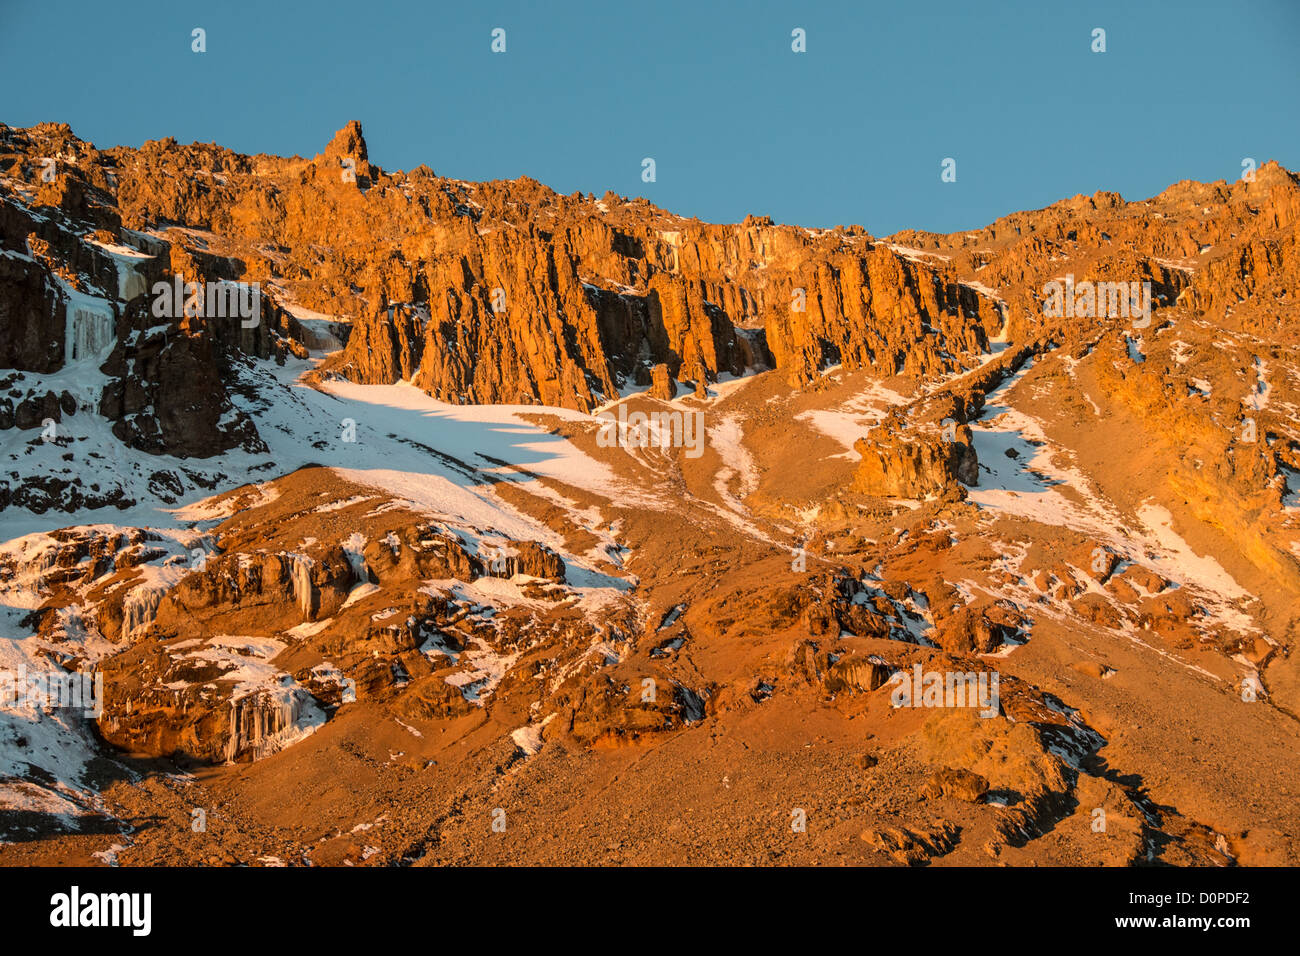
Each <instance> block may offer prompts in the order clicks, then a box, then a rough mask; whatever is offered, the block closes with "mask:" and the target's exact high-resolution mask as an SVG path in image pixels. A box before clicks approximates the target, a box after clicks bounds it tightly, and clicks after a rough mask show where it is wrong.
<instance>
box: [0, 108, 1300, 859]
mask: <svg viewBox="0 0 1300 956" xmlns="http://www.w3.org/2000/svg"><path fill="white" fill-rule="evenodd" d="M322 132H323V135H322V137H321V140H322V141H324V140H325V139H326V135H325V134H327V131H322ZM430 159H431V160H432V161H436V159H437V157H430ZM1298 220H1300V180H1298V179H1297V176H1296V175H1295V174H1294V173H1292V172H1290V171H1288V170H1286V169H1284V168H1282V167H1280V166H1279V165H1277V164H1275V163H1268V164H1264V165H1261V166H1260V167H1259V168H1258V169H1257V170H1255V171H1253V174H1252V175H1251V176H1250V177H1247V178H1243V180H1241V181H1237V182H1233V183H1228V182H1222V181H1220V182H1215V183H1200V182H1179V183H1176V184H1175V185H1172V186H1170V187H1169V188H1168V189H1166V190H1165V191H1164V192H1162V193H1160V194H1159V195H1156V196H1153V197H1151V198H1149V199H1142V200H1125V199H1124V198H1122V197H1121V196H1120V195H1118V194H1116V193H1112V192H1099V193H1096V194H1094V195H1091V196H1083V195H1080V196H1075V197H1073V198H1069V199H1063V200H1061V201H1060V202H1057V203H1054V204H1053V205H1051V206H1048V207H1047V208H1044V209H1038V210H1033V211H1027V212H1011V213H1009V214H1008V215H1006V216H1004V217H1003V218H1001V219H998V220H997V221H995V222H993V223H991V224H989V225H988V226H986V227H985V228H982V229H979V230H976V231H967V232H961V233H955V234H950V235H941V234H935V233H927V232H915V231H908V232H904V233H899V234H895V235H891V236H886V237H876V236H872V235H870V234H869V233H868V232H867V231H866V230H865V229H863V228H862V227H860V226H840V227H837V228H835V229H829V230H820V229H805V228H800V227H797V226H792V225H779V224H776V223H774V222H773V221H772V219H771V218H768V217H767V216H764V215H758V214H755V215H750V216H748V217H746V218H745V219H744V221H743V222H740V223H734V224H726V225H715V224H710V223H705V222H701V221H699V220H696V219H687V218H683V217H681V216H677V215H674V214H673V213H671V212H669V211H667V210H664V209H660V208H657V207H656V206H654V205H652V204H651V203H649V202H647V201H646V200H645V199H640V198H627V197H624V196H620V195H616V194H614V193H612V192H608V193H606V194H605V195H603V196H601V197H596V196H594V195H590V194H585V195H584V194H582V193H574V194H573V195H567V196H566V195H560V194H557V193H555V192H554V191H552V190H551V189H548V188H547V187H545V186H543V185H542V184H541V183H539V182H536V181H534V180H532V179H528V178H522V179H518V180H513V181H494V182H469V181H462V180H457V179H450V178H447V177H444V176H440V175H438V173H436V172H435V171H434V170H433V169H430V168H429V167H428V166H423V165H422V166H418V167H416V168H415V169H412V170H409V171H406V172H403V171H395V170H386V169H383V168H381V167H379V166H378V165H376V164H375V163H373V162H372V161H371V159H370V154H369V151H368V149H367V145H366V141H365V137H364V134H363V131H362V127H361V124H360V123H357V122H351V123H348V125H346V126H345V127H344V128H343V129H341V130H339V131H338V133H337V134H335V135H334V136H333V138H332V139H329V141H328V142H326V143H324V145H323V147H322V149H321V151H320V153H319V154H317V155H315V156H313V157H311V158H306V159H304V158H301V157H297V156H295V157H291V158H282V157H278V156H270V155H242V154H239V153H236V152H232V151H231V150H228V149H225V148H222V147H220V146H217V145H204V144H194V145H188V146H186V145H181V144H179V143H177V142H175V141H174V140H171V139H166V140H161V141H153V142H148V143H145V144H144V145H143V146H142V147H140V148H139V149H134V148H125V147H119V148H112V149H102V150H101V149H97V148H96V147H95V146H94V145H93V144H92V143H89V142H86V141H85V140H82V139H80V138H78V137H77V135H76V134H75V133H74V131H73V130H72V129H71V128H69V127H68V126H66V125H57V124H44V125H39V126H33V127H30V128H26V129H19V128H11V127H8V126H0V630H2V631H3V637H4V640H3V641H0V863H4V864H9V865H30V864H53V863H78V864H90V865H94V864H100V863H112V864H117V865H124V866H125V865H159V864H162V865H166V864H218V865H219V864H229V865H236V864H246V865H258V866H260V865H291V866H297V865H352V866H379V865H411V866H430V865H442V864H451V863H473V864H535V863H547V864H569V863H576V864H621V863H626V864H664V863H697V864H698V863H705V864H820V863H841V864H842V863H848V864H866V865H878V866H923V865H934V866H943V865H952V864H956V865H1002V864H1006V865H1036V864H1057V865H1097V864H1102V865H1130V864H1173V865H1198V866H1201V865H1207V866H1229V865H1257V864H1291V865H1295V864H1300V817H1297V814H1296V812H1295V806H1296V803H1297V800H1300V775H1297V772H1296V768H1295V754H1296V751H1297V748H1298V747H1300V654H1297V645H1298V643H1300V352H1298V351H1297V345H1298V344H1300V300H1298V299H1297V295H1298V293H1300V243H1298V239H1297V235H1298V231H1297V222H1298Z"/></svg>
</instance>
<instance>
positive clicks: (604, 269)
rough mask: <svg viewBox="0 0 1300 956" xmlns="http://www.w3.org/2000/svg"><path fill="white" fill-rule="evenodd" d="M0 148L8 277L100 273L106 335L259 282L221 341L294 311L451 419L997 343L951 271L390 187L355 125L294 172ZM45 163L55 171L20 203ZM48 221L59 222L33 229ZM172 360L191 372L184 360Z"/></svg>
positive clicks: (46, 308) (352, 368)
mask: <svg viewBox="0 0 1300 956" xmlns="http://www.w3.org/2000/svg"><path fill="white" fill-rule="evenodd" d="M5 148H6V150H7V152H6V153H5V154H4V159H5V161H6V164H7V175H8V176H9V177H10V181H11V183H12V184H13V189H12V191H11V201H10V202H9V203H7V205H6V207H5V209H6V212H5V219H4V220H3V221H0V226H3V230H2V231H0V237H2V238H3V242H4V248H5V249H8V250H11V251H12V252H13V253H15V254H17V255H22V256H24V257H27V256H30V255H33V254H34V253H31V252H29V250H28V248H27V247H28V242H27V237H28V236H29V235H32V236H33V237H35V238H39V239H41V240H42V241H43V242H46V243H52V246H51V247H50V248H51V249H52V251H50V252H49V253H48V258H47V259H45V260H43V264H44V268H45V270H46V271H48V272H57V271H58V270H60V269H63V270H64V271H65V272H67V273H68V274H81V273H85V272H87V271H90V272H92V274H95V275H97V276H100V277H101V279H102V287H101V288H100V289H97V290H96V291H97V292H100V293H102V294H103V297H104V298H106V299H108V300H109V301H110V303H111V306H112V310H113V312H114V313H115V314H114V317H113V321H114V322H116V321H118V320H119V316H120V314H121V313H122V312H123V311H124V306H125V303H126V302H127V301H129V299H130V298H131V296H129V295H127V292H135V291H137V290H140V291H142V290H143V289H144V288H145V287H146V286H150V285H152V283H153V281H155V280H157V279H159V278H163V277H167V276H170V275H171V274H173V273H179V274H183V275H184V276H185V277H186V278H187V279H194V280H197V281H204V282H211V281H216V280H232V281H233V280H237V281H241V282H246V283H252V282H257V283H261V284H263V285H264V286H265V287H267V295H268V298H269V299H270V302H269V303H268V305H267V307H266V314H265V316H264V319H265V321H264V322H263V323H261V324H259V325H258V326H257V329H258V330H260V331H255V332H254V333H251V334H248V335H245V336H243V337H242V338H238V337H230V336H224V337H221V338H222V341H221V342H220V344H221V345H223V346H224V345H229V346H234V347H237V348H239V349H241V350H243V351H246V352H249V353H252V354H259V355H263V354H267V352H268V350H273V349H276V348H279V349H281V350H283V349H285V348H292V346H291V345H288V344H287V341H286V340H288V339H297V340H302V339H303V336H302V335H301V334H295V330H294V328H293V323H292V322H291V321H290V320H289V319H288V317H287V316H286V315H285V314H284V312H283V310H281V309H279V307H278V305H276V303H277V302H279V301H281V300H284V301H286V302H288V301H291V300H292V299H293V297H294V296H295V295H298V294H300V295H301V301H302V304H303V305H304V306H308V307H310V308H313V309H318V310H322V311H326V312H329V313H331V314H341V315H347V316H350V317H351V318H352V319H353V334H352V339H351V341H350V342H349V343H348V345H347V347H346V348H345V349H344V351H343V353H342V354H341V355H339V356H337V357H336V358H335V359H333V360H332V361H331V362H330V363H329V366H328V369H332V370H334V371H337V372H339V373H340V374H342V375H344V376H346V377H348V378H350V379H352V380H353V381H357V382H363V383H368V384H377V383H383V384H388V383H392V382H395V381H398V380H411V381H413V382H414V383H415V384H416V385H417V386H419V387H420V388H422V389H424V390H425V391H427V392H428V393H429V394H431V395H433V396H435V397H437V398H439V399H442V400H444V401H448V402H453V403H464V402H475V403H525V404H545V405H557V406H562V407H568V408H575V409H579V410H584V411H585V410H589V409H591V408H592V407H594V406H595V405H597V404H600V403H603V402H607V401H610V400H612V399H614V398H617V397H619V396H620V395H622V394H624V393H625V392H626V391H627V390H628V389H632V388H637V387H641V386H646V385H649V384H650V374H651V369H652V368H653V367H654V366H656V365H665V366H666V367H667V369H668V373H669V375H670V376H671V377H672V378H674V379H684V380H687V381H691V382H693V383H696V384H697V385H698V384H700V383H707V382H712V381H715V380H716V378H717V376H718V375H719V374H723V373H726V374H730V375H733V376H734V375H741V374H744V372H745V371H746V370H747V369H757V368H770V367H774V368H776V369H778V370H780V371H781V372H782V374H783V375H784V376H785V377H786V378H787V379H788V380H789V381H791V382H792V383H794V384H797V385H804V384H807V383H809V382H810V381H812V380H813V379H814V378H815V377H816V376H817V375H818V374H819V373H820V371H821V370H822V369H824V368H825V367H827V366H829V365H834V364H842V365H844V366H845V367H846V368H850V369H853V368H862V367H866V368H872V369H875V370H877V371H879V372H880V373H882V374H886V375H892V374H894V373H895V372H900V371H906V372H908V373H910V374H915V375H925V374H930V373H934V372H940V371H951V370H954V369H957V368H960V367H961V363H962V361H963V356H970V355H972V354H974V353H977V352H979V351H981V350H983V349H984V348H985V347H986V346H987V342H988V338H989V337H990V336H991V335H994V334H996V333H997V332H998V331H999V330H1000V329H1001V328H1002V325H1003V323H1004V318H1003V315H1002V312H1001V310H1000V308H999V306H998V305H997V303H996V302H994V301H993V300H992V299H991V298H990V297H989V296H987V295H984V294H982V293H981V292H979V291H978V290H977V289H976V288H975V287H973V286H970V285H966V284H962V283H960V282H959V281H957V279H956V277H955V275H954V274H953V273H952V272H951V270H945V269H943V268H935V267H932V266H930V265H926V264H920V263H917V262H914V261H911V260H909V259H907V258H904V257H903V256H900V255H898V254H896V253H895V252H893V251H891V250H890V248H888V246H886V245H883V244H880V243H878V242H876V241H874V240H873V239H872V238H871V237H870V236H868V235H866V234H865V233H864V232H863V231H862V230H861V229H860V228H857V227H853V228H850V229H836V230H832V231H824V232H823V231H814V230H806V229H800V228H797V227H793V226H777V225H774V224H773V223H772V222H771V220H770V219H766V218H761V217H750V218H749V219H747V220H746V221H745V222H743V223H740V224H737V225H733V226H714V225H708V224H705V223H701V222H699V221H697V220H686V219H682V218H680V217H677V216H673V215H671V214H669V213H666V212H664V211H662V210H660V209H657V208H655V207H654V206H651V205H650V204H649V203H647V202H645V201H644V200H641V199H636V200H627V199H624V198H622V197H619V196H615V195H613V194H608V195H606V196H605V197H604V198H603V199H600V200H596V199H594V198H593V197H591V196H585V197H584V196H582V195H579V194H575V195H573V196H561V195H558V194H556V193H554V192H552V191H551V190H549V189H546V188H545V187H544V186H542V185H540V184H539V183H536V182H534V181H532V180H529V179H527V178H525V179H521V180H518V181H515V182H494V183H480V184H475V183H466V182H460V181H456V180H449V179H445V178H441V177H438V176H436V175H434V174H433V173H432V172H431V171H430V170H428V169H427V168H426V167H419V168H417V169H415V170H412V171H411V172H409V173H400V172H399V173H388V172H385V171H384V170H382V169H380V168H379V167H377V166H374V165H373V164H371V163H370V162H369V159H368V154H367V150H366V145H365V140H364V138H363V136H362V132H361V127H360V125H359V124H357V123H351V124H349V125H348V126H347V127H345V128H344V129H342V130H340V131H339V133H338V134H337V135H336V136H335V137H334V139H333V140H332V141H331V142H330V144H329V145H328V146H327V147H326V149H325V150H324V152H323V153H321V154H320V155H318V156H316V157H315V158H314V159H312V160H300V159H297V158H294V159H277V158H274V157H266V156H252V157H250V156H241V155H239V154H235V153H232V152H230V151H228V150H224V149H221V148H219V147H215V146H202V145H194V146H180V145H178V144H176V143H175V142H174V141H170V140H164V141H160V142H151V143H146V144H145V145H144V146H143V147H142V148H141V149H139V150H129V149H114V150H107V151H103V152H100V151H98V150H95V149H94V148H93V147H92V146H91V145H90V144H87V143H84V142H82V141H80V140H77V139H76V138H75V137H73V136H72V134H71V131H69V130H68V129H67V128H66V127H54V126H50V127H38V128H35V129H34V130H31V131H26V132H22V131H14V130H8V131H6V133H5ZM47 156H54V157H63V158H61V159H56V160H55V166H54V169H55V170H57V175H56V177H55V179H54V181H53V182H52V183H50V184H42V185H40V188H36V186H37V184H38V183H39V181H40V177H41V176H42V175H43V174H44V171H45V170H46V169H47V168H48V167H46V166H44V165H43V162H44V159H45V158H46V157H47ZM73 157H75V159H74V158H73ZM49 203H56V204H57V208H58V209H59V213H60V215H59V216H58V219H59V224H55V223H54V222H53V221H52V220H51V221H46V217H45V216H44V215H43V214H40V213H35V212H34V210H37V209H41V208H44V206H45V204H49ZM37 219H40V220H41V228H36V220H37ZM92 226H96V227H99V229H100V230H101V231H102V232H103V233H104V239H105V241H106V242H107V243H108V244H109V245H114V246H121V247H125V250H126V255H127V256H128V257H129V258H131V259H135V260H137V261H134V262H129V263H128V266H129V268H128V272H127V275H128V278H127V279H123V280H122V281H121V282H119V281H118V278H117V271H116V270H119V269H121V268H127V267H124V266H122V265H121V264H120V263H121V258H120V257H119V258H117V259H114V258H113V256H111V255H109V254H106V253H100V252H96V251H95V248H94V247H93V246H88V245H87V243H86V242H82V241H79V240H80V239H81V237H82V236H83V235H84V232H85V231H86V230H88V229H89V228H90V227H92ZM124 228H125V229H126V230H127V231H125V232H124V231H123V229H124ZM96 256H98V258H96ZM11 258H12V257H11ZM20 262H21V265H20ZM87 266H89V267H90V268H89V269H88V268H87ZM6 269H7V270H8V275H7V276H6V280H5V282H4V287H5V288H4V290H3V291H0V296H3V298H0V303H3V302H4V301H6V300H12V302H13V305H12V306H11V307H10V308H9V310H8V312H0V315H9V316H10V317H9V318H7V319H6V322H7V324H8V325H9V327H10V328H12V330H13V332H14V334H13V335H12V336H11V337H10V341H11V342H12V343H13V344H12V345H10V348H11V349H14V350H16V355H15V358H16V359H17V362H16V363H15V367H30V368H32V369H33V370H50V369H52V368H54V367H57V366H58V364H59V363H58V359H57V356H56V355H54V354H48V355H47V354H35V353H33V352H32V350H33V349H35V350H37V351H39V350H45V351H47V352H48V351H49V350H50V349H54V350H55V352H57V350H58V348H59V346H60V344H61V342H60V336H59V334H58V330H56V329H43V328H40V327H39V323H38V322H37V320H36V319H34V318H33V316H37V315H41V316H49V315H51V314H54V313H56V312H58V311H60V309H59V308H58V307H56V306H53V305H52V303H50V302H42V300H41V296H40V295H39V294H37V292H36V286H35V284H39V279H38V273H39V272H40V267H39V266H37V265H36V263H34V262H30V261H29V260H28V259H27V258H24V259H22V260H13V261H10V262H9V264H8V265H7V266H6ZM0 276H5V274H4V273H0ZM34 322H37V325H35V326H34V325H33V323H34ZM24 330H27V331H24ZM123 331H124V332H125V331H126V330H123ZM190 331H191V334H197V335H202V334H203V332H202V331H201V330H190ZM209 335H210V337H211V334H209ZM125 337H126V336H125V335H119V336H118V340H119V342H121V341H122V340H123V339H125ZM24 350H25V351H24ZM178 363H179V365H178V368H186V367H191V370H192V365H191V366H187V363H192V360H191V359H190V358H179V357H178ZM209 364H210V363H209ZM128 404H129V403H128ZM119 406H120V401H119V400H118V399H116V398H114V400H113V406H112V407H113V409H114V410H115V411H116V410H117V409H118V408H119ZM158 430H159V432H161V431H163V428H162V426H161V424H160V425H159V429H158ZM205 434H206V435H207V437H211V438H215V437H216V436H215V435H214V434H213V433H212V430H211V428H208V429H205ZM231 440H238V439H237V438H236V439H231V438H229V437H227V438H225V439H219V440H218V444H223V443H224V442H229V441H231ZM186 452H187V453H192V448H189V449H186Z"/></svg>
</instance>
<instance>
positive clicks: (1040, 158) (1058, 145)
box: [0, 0, 1300, 235]
mask: <svg viewBox="0 0 1300 956" xmlns="http://www.w3.org/2000/svg"><path fill="white" fill-rule="evenodd" d="M194 27H202V28H204V29H205V30H206V31H207V52H206V53H203V54H195V53H192V52H191V49H190V45H191V40H190V31H191V29H192V28H194ZM494 27H501V28H503V29H505V30H506V52H505V53H504V54H494V53H492V52H491V50H490V45H491V31H492V29H493V28H494ZM795 27H802V28H803V29H804V30H806V31H807V52H806V53H803V54H796V53H793V52H792V51H791V48H790V45H791V37H790V32H791V30H792V29H793V28H795ZM1094 27H1102V28H1104V29H1105V30H1106V43H1107V52H1105V53H1093V52H1091V50H1090V45H1091V32H1092V30H1093V28H1094ZM0 91H3V92H0V121H3V122H5V123H8V124H9V125H13V126H27V125H31V124H33V123H37V122H40V121H43V120H52V121H63V122H67V123H70V124H71V125H72V127H73V129H74V130H75V131H76V133H77V134H78V135H79V136H81V137H83V138H86V139H89V140H91V141H93V142H94V143H95V144H96V145H99V146H111V145H116V144H126V145H132V146H138V145H139V144H140V143H142V142H143V141H145V140H147V139H158V138H161V137H164V136H169V135H170V136H175V137H176V138H177V139H178V140H180V141H181V142H192V141H200V142H218V143H221V144H223V145H225V146H229V147H231V148H233V149H236V150H239V151H241V152H249V153H253V152H266V153H277V154H282V155H292V154H294V153H297V154H299V155H303V156H311V155H314V154H316V153H317V152H319V151H320V150H321V148H322V147H323V146H324V144H325V143H326V142H327V141H328V140H329V138H330V136H331V134H332V133H333V132H334V131H335V130H336V129H338V128H339V127H340V126H342V125H343V124H344V123H345V122H346V121H348V120H349V119H359V120H361V122H362V124H363V125H364V127H365V133H366V139H367V142H368V143H369V146H370V158H371V160H372V161H374V162H376V163H378V164H379V165H381V166H383V167H385V168H387V169H410V168H412V167H414V166H416V165H419V164H420V163H421V162H424V163H427V164H428V165H429V166H430V167H432V168H433V169H434V170H435V171H436V172H438V173H440V174H442V175H447V176H455V177H458V178H462V179H498V178H513V177H516V176H520V175H524V174H527V175H530V176H533V177H534V178H536V179H539V180H541V181H542V182H544V183H546V184H547V185H549V186H552V187H554V188H555V189H557V190H559V191H560V192H565V193H568V192H572V191H574V190H575V189H578V190H582V191H583V192H593V193H595V194H596V195H600V194H601V193H603V192H604V191H605V190H606V189H613V190H614V191H615V192H618V193H621V194H624V195H632V196H636V195H644V196H646V197H647V198H649V199H650V200H652V201H653V202H655V203H657V204H659V205H661V206H664V207H666V208H668V209H670V210H672V211H674V212H677V213H681V214H683V215H695V216H699V217H700V218H702V219H705V220H709V221H720V222H732V221H736V220H739V219H741V218H743V217H744V216H745V215H746V214H747V213H755V214H766V215H770V216H772V217H773V218H774V219H776V220H777V221H778V222H791V223H798V224H801V225H807V226H820V227H825V226H833V225H836V224H838V223H845V224H847V223H860V224H861V225H863V226H865V227H866V228H867V229H868V230H869V231H871V232H872V233H874V234H876V235H884V234H887V233H890V232H893V231H896V230H898V229H903V228H909V227H912V228H920V229H934V230H941V231H951V230H956V229H964V228H972V227H976V226H981V225H984V224H985V223H988V222H990V221H992V220H993V219H995V218H997V217H998V216H999V215H1002V214H1005V213H1007V212H1011V211H1013V210H1017V209H1031V208H1037V207H1040V206H1044V205H1047V204H1048V203H1050V202H1053V201H1055V200H1056V199H1059V198H1062V197H1066V196H1072V195H1074V194H1076V193H1091V192H1094V191H1095V190H1098V189H1110V190H1117V191H1119V192H1121V193H1123V194H1124V196H1125V197H1126V198H1129V199H1137V198H1144V197H1146V196H1148V195H1151V194H1153V193H1156V192H1159V191H1160V190H1161V189H1164V188H1165V187H1166V186H1168V185H1170V184H1171V183H1174V182H1177V181H1178V180H1180V179H1201V180H1216V179H1234V178H1236V177H1237V176H1239V175H1240V172H1241V161H1242V158H1243V157H1247V156H1249V157H1253V158H1254V159H1256V160H1257V161H1259V162H1261V163H1262V162H1263V161H1265V160H1267V159H1277V160H1278V161H1279V162H1281V163H1282V164H1283V165H1285V166H1287V167H1288V168H1292V169H1295V168H1297V167H1300V107H1298V106H1297V104H1300V2H1297V0H1232V2H1220V3H1208V2H1200V0H1186V2H1166V3H1158V2H1152V0H1128V2H1116V3H1087V4H1085V3H1067V2H1057V0H1023V2H1012V3H1001V4H997V3H993V2H991V0H990V2H975V0H963V2H933V3H925V2H919V0H896V2H888V3H886V2H873V0H854V2H818V0H801V2H787V3H775V2H763V0H749V2H743V0H728V2H722V0H717V2H711V0H687V2H679V0H644V2H640V3H628V2H622V0H619V2H615V0H604V2H581V3H578V2H564V0H553V2H547V0H527V2H520V3H492V2H486V3H469V2H465V3H457V4H448V3H440V2H437V0H424V2H391V3H386V2H382V0H371V2H365V0H360V2H347V3H341V2H334V0H317V2H314V3H313V2H293V3H286V2H271V0H259V2H256V3H252V2H243V0H234V2H220V3H213V2H203V3H197V2H193V0H145V2H134V3H127V2H124V3H106V2H103V0H96V2H94V3H89V2H80V0H78V2H53V0H0ZM646 156H650V157H653V158H654V159H655V161H656V164H657V174H658V180H657V182H655V183H643V182H642V181H641V160H642V158H643V157H646ZM945 157H952V158H955V159H956V160H957V181H956V182H955V183H943V182H941V181H940V175H939V174H940V163H941V161H942V160H943V159H944V158H945Z"/></svg>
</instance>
